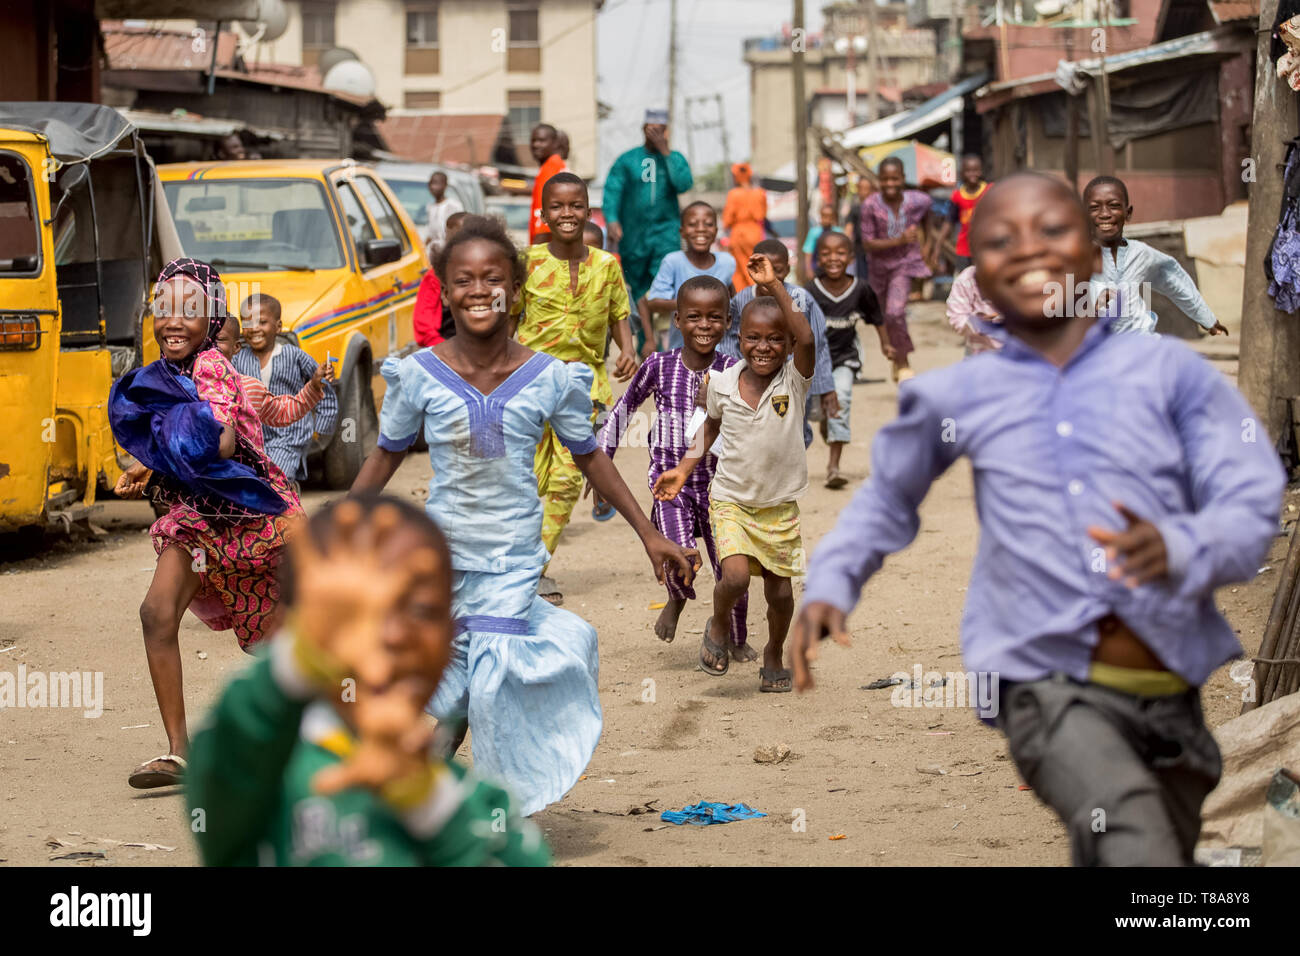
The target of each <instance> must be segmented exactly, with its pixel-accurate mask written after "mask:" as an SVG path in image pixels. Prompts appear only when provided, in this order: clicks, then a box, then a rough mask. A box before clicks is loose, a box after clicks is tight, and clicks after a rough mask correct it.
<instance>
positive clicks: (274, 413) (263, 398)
mask: <svg viewBox="0 0 1300 956" xmlns="http://www.w3.org/2000/svg"><path fill="white" fill-rule="evenodd" d="M239 384H240V385H242V386H244V394H245V395H247V396H248V401H249V402H250V403H251V404H252V406H253V411H255V412H257V417H258V418H260V419H261V420H262V424H263V425H274V426H276V427H283V426H285V425H292V424H293V423H294V422H296V421H297V420H298V419H300V418H304V417H306V415H307V413H308V412H310V411H311V410H312V409H313V408H315V407H316V406H317V405H318V404H319V403H320V400H321V399H322V398H323V397H324V396H325V389H324V388H322V387H321V386H320V385H318V384H316V383H315V382H308V383H307V384H306V385H304V386H303V387H302V391H300V392H299V393H298V394H297V395H272V394H271V393H270V392H268V391H267V390H266V386H265V385H263V384H262V380H261V379H260V378H251V377H250V376H248V375H241V376H239Z"/></svg>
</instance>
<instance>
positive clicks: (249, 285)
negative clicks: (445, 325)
mask: <svg viewBox="0 0 1300 956" xmlns="http://www.w3.org/2000/svg"><path fill="white" fill-rule="evenodd" d="M158 176H159V178H160V179H161V180H162V186H163V192H164V194H165V196H166V197H167V205H168V206H169V207H170V209H171V214H172V219H173V221H174V222H175V224H176V230H177V233H178V234H179V236H180V241H181V246H182V247H183V248H184V250H185V254H186V255H187V256H192V257H193V258H195V259H202V260H204V261H205V262H209V263H211V264H212V265H213V266H214V267H215V268H216V269H217V271H218V272H220V273H221V277H222V279H223V280H225V282H226V286H227V293H228V299H229V302H230V306H231V311H232V312H233V311H235V310H236V309H238V308H239V304H240V303H241V302H242V301H243V300H244V299H245V298H247V297H248V296H249V295H251V294H253V293H263V294H268V295H272V296H274V297H275V298H276V299H278V300H279V301H280V305H281V320H282V323H283V332H284V334H285V335H286V336H288V337H289V338H290V339H291V340H292V341H294V342H295V343H296V344H297V345H298V346H299V347H300V348H302V349H304V350H305V351H306V352H307V353H308V354H310V355H311V356H312V358H314V359H316V360H317V361H318V362H324V361H326V360H327V359H329V358H332V359H333V360H334V361H335V362H336V363H338V364H337V366H336V368H337V375H338V383H339V384H338V390H339V428H338V431H337V432H336V433H335V434H334V436H333V437H332V439H330V440H329V442H328V444H327V445H326V446H325V447H324V449H323V451H324V470H325V479H326V483H327V484H328V485H329V486H330V487H331V488H346V487H348V485H350V484H351V483H352V479H353V478H355V477H356V474H357V472H358V471H359V470H360V468H361V463H362V462H363V461H364V460H365V458H366V456H367V455H368V454H370V452H371V451H372V450H373V449H374V447H375V444H376V442H377V441H378V437H379V420H378V415H377V414H376V411H375V409H376V408H377V399H379V398H381V397H382V395H383V380H382V378H380V377H379V366H380V363H382V362H383V360H384V359H385V358H386V357H387V356H389V355H400V354H403V353H404V352H407V351H410V350H413V349H414V348H415V347H416V343H415V337H414V333H413V329H412V322H411V319H412V315H413V313H414V309H415V295H416V291H417V289H418V288H419V285H420V279H421V277H422V275H423V274H424V271H425V270H426V269H427V268H428V267H429V262H428V258H427V257H426V255H425V252H424V247H423V243H422V242H421V241H420V237H419V235H418V233H417V232H416V229H415V226H414V224H413V223H412V222H411V220H410V217H409V216H408V215H407V214H406V211H405V210H404V209H403V208H402V205H401V203H399V202H398V201H397V200H396V198H394V196H393V194H392V192H391V191H390V190H389V188H388V187H387V185H385V183H384V182H383V180H381V179H380V178H379V177H378V176H376V175H375V174H374V173H373V172H372V171H371V170H370V169H368V168H366V167H365V166H361V165H359V164H357V163H356V162H354V161H352V160H322V159H304V160H248V161H243V162H209V163H176V164H172V165H165V166H159V167H158ZM150 344H152V343H150ZM153 349H154V352H155V353H156V352H157V346H156V345H153Z"/></svg>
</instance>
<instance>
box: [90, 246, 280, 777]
mask: <svg viewBox="0 0 1300 956" xmlns="http://www.w3.org/2000/svg"><path fill="white" fill-rule="evenodd" d="M233 321H234V320H233V319H232V318H231V317H230V316H229V315H228V314H227V312H226V292H225V287H224V286H223V285H222V284H221V276H219V275H218V274H217V272H216V270H215V269H213V268H212V267H211V266H209V265H208V264H207V263H204V262H199V261H198V260H195V259H176V260H174V261H172V262H170V263H168V264H167V266H166V268H164V269H163V271H162V273H161V274H160V275H159V276H158V282H157V284H156V285H155V287H154V300H153V329H154V338H155V339H157V341H158V348H159V351H160V352H161V358H159V359H158V360H157V361H155V362H151V363H149V364H148V365H146V366H145V367H144V368H141V369H133V370H132V371H130V372H127V373H126V374H125V375H124V376H122V378H121V379H119V380H118V381H117V382H115V383H114V385H113V390H112V392H111V393H110V395H109V421H110V422H111V423H112V426H113V436H114V437H115V438H116V439H117V442H118V444H120V445H121V446H122V447H123V448H124V449H126V451H127V452H129V453H130V454H131V455H133V456H134V457H135V459H136V461H137V462H138V464H136V465H133V466H132V467H131V468H129V469H127V471H126V473H125V474H123V476H122V478H121V480H120V481H119V482H118V485H117V488H116V489H115V490H116V491H117V492H118V494H119V495H122V496H123V497H139V496H140V495H142V494H144V493H145V492H146V491H148V492H149V494H150V496H151V497H152V498H153V499H154V500H155V501H157V502H161V503H163V504H166V505H168V507H169V510H168V512H167V514H165V515H163V516H162V517H161V518H159V519H158V520H157V521H155V522H154V523H153V527H152V528H150V529H149V532H150V536H151V537H152V538H153V546H154V550H155V551H157V552H158V567H157V569H156V570H155V571H154V576H153V582H152V583H151V584H150V585H149V593H148V594H147V595H145V599H144V603H143V604H141V605H140V622H141V624H142V626H143V629H144V649H145V655H146V657H147V658H148V660H149V676H150V677H151V678H152V679H153V689H154V694H155V696H156V697H157V698H158V709H159V710H160V711H161V713H162V722H163V729H164V731H165V732H166V734H167V746H168V748H169V750H168V752H167V753H166V754H164V755H162V756H160V757H156V758H154V759H153V760H150V761H147V762H146V763H144V764H141V765H140V766H139V767H138V768H137V769H136V770H135V771H134V772H132V774H131V776H130V777H129V779H128V782H129V783H130V784H131V786H133V787H135V788H137V789H141V790H145V789H150V788H152V787H165V786H170V785H171V784H175V783H180V782H181V779H182V776H183V774H184V771H185V752H186V749H187V747H188V744H189V735H188V733H187V731H186V726H185V696H184V693H183V691H182V688H181V653H180V643H179V640H178V633H179V630H180V623H181V617H182V616H184V614H185V609H186V608H187V607H188V608H189V609H190V610H191V611H193V612H194V614H195V615H196V616H197V617H198V618H199V619H200V620H201V621H203V622H204V623H205V624H207V625H208V627H210V628H212V629H213V630H214V631H224V630H230V629H232V628H233V629H234V632H235V637H236V638H237V639H238V640H239V646H240V647H241V648H242V649H243V650H245V651H251V649H252V647H253V646H254V645H255V644H257V643H258V642H259V641H261V640H262V639H263V638H264V637H266V636H267V634H268V633H269V629H270V628H271V627H272V626H273V622H272V618H273V616H274V612H275V611H276V605H277V603H278V601H279V595H280V585H279V582H278V581H277V579H276V568H277V567H278V565H279V561H280V555H281V552H282V550H283V548H284V544H285V534H286V532H287V531H288V530H289V528H290V518H292V517H293V516H294V515H299V514H301V513H302V506H301V505H300V504H299V502H298V496H297V495H296V494H295V493H294V491H293V488H292V487H291V486H290V484H289V481H288V479H286V478H285V476H284V474H283V473H282V472H281V471H280V469H279V468H277V467H276V466H275V464H274V463H273V462H272V461H271V459H270V458H268V457H267V455H266V451H265V449H264V447H263V445H262V425H261V422H260V421H259V420H258V417H257V413H256V412H255V411H254V410H253V407H252V405H251V404H250V403H249V400H248V396H247V395H245V394H244V390H243V388H242V387H241V385H240V381H239V375H238V373H236V372H235V370H234V369H233V368H231V366H230V363H229V362H228V361H226V358H225V356H224V355H222V354H221V352H220V351H219V350H218V348H217V345H216V338H217V336H218V335H219V334H220V332H221V329H222V326H223V325H224V324H225V323H227V322H233Z"/></svg>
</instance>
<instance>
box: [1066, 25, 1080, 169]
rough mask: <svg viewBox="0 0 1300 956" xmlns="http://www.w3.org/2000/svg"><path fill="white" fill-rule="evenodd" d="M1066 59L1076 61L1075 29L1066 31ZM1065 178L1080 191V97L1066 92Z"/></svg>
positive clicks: (1070, 61) (1071, 61)
mask: <svg viewBox="0 0 1300 956" xmlns="http://www.w3.org/2000/svg"><path fill="white" fill-rule="evenodd" d="M1065 59H1066V61H1067V62H1069V63H1073V62H1074V31H1073V30H1071V29H1067V30H1066V31H1065ZM1065 178H1066V179H1068V180H1069V181H1070V188H1071V189H1073V190H1074V191H1075V192H1076V193H1077V192H1078V191H1079V98H1078V97H1077V96H1075V95H1074V94H1073V93H1071V92H1070V91H1069V90H1066V92H1065Z"/></svg>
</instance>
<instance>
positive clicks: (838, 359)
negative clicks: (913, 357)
mask: <svg viewBox="0 0 1300 956" xmlns="http://www.w3.org/2000/svg"><path fill="white" fill-rule="evenodd" d="M814 252H815V253H816V255H815V256H814V257H813V258H814V261H815V262H816V263H817V276H816V277H815V278H814V279H813V280H812V281H811V282H809V283H808V284H807V286H805V288H806V289H807V290H808V294H809V295H811V296H812V297H813V301H815V302H816V303H817V304H818V305H819V306H820V307H821V310H822V314H823V315H825V316H826V344H827V345H828V346H829V347H830V352H831V375H832V376H833V377H834V379H835V394H836V398H838V400H839V410H838V414H836V415H833V416H828V417H827V418H825V419H823V420H824V421H825V423H826V424H825V426H824V428H825V431H824V432H823V433H822V434H823V436H824V437H825V438H826V445H827V447H828V448H829V449H830V455H829V457H828V459H827V461H826V487H827V488H843V487H844V486H845V485H846V484H848V479H847V478H845V477H844V476H843V475H842V474H841V473H840V456H841V455H842V454H843V452H844V446H845V445H847V444H848V443H849V441H850V440H852V438H853V433H852V432H851V431H850V429H849V412H850V409H851V408H852V405H853V380H854V379H855V378H857V375H858V370H859V369H860V368H862V360H861V358H860V357H859V354H858V323H859V322H861V323H862V324H864V325H872V326H875V328H876V333H877V335H878V336H879V338H880V351H881V353H882V354H884V356H885V358H886V359H887V360H891V361H892V360H893V357H894V346H893V345H892V344H891V343H890V341H889V335H888V333H886V332H885V326H884V322H883V320H882V319H881V317H880V305H879V303H877V302H876V294H875V293H874V292H872V291H871V286H870V285H868V284H867V280H866V279H865V278H863V279H859V278H856V277H854V276H851V275H849V272H848V269H849V266H850V265H852V263H853V240H851V239H850V238H849V237H848V236H846V235H845V234H844V233H842V232H823V233H822V234H821V237H820V238H819V239H818V240H817V244H816V246H815V247H814Z"/></svg>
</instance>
